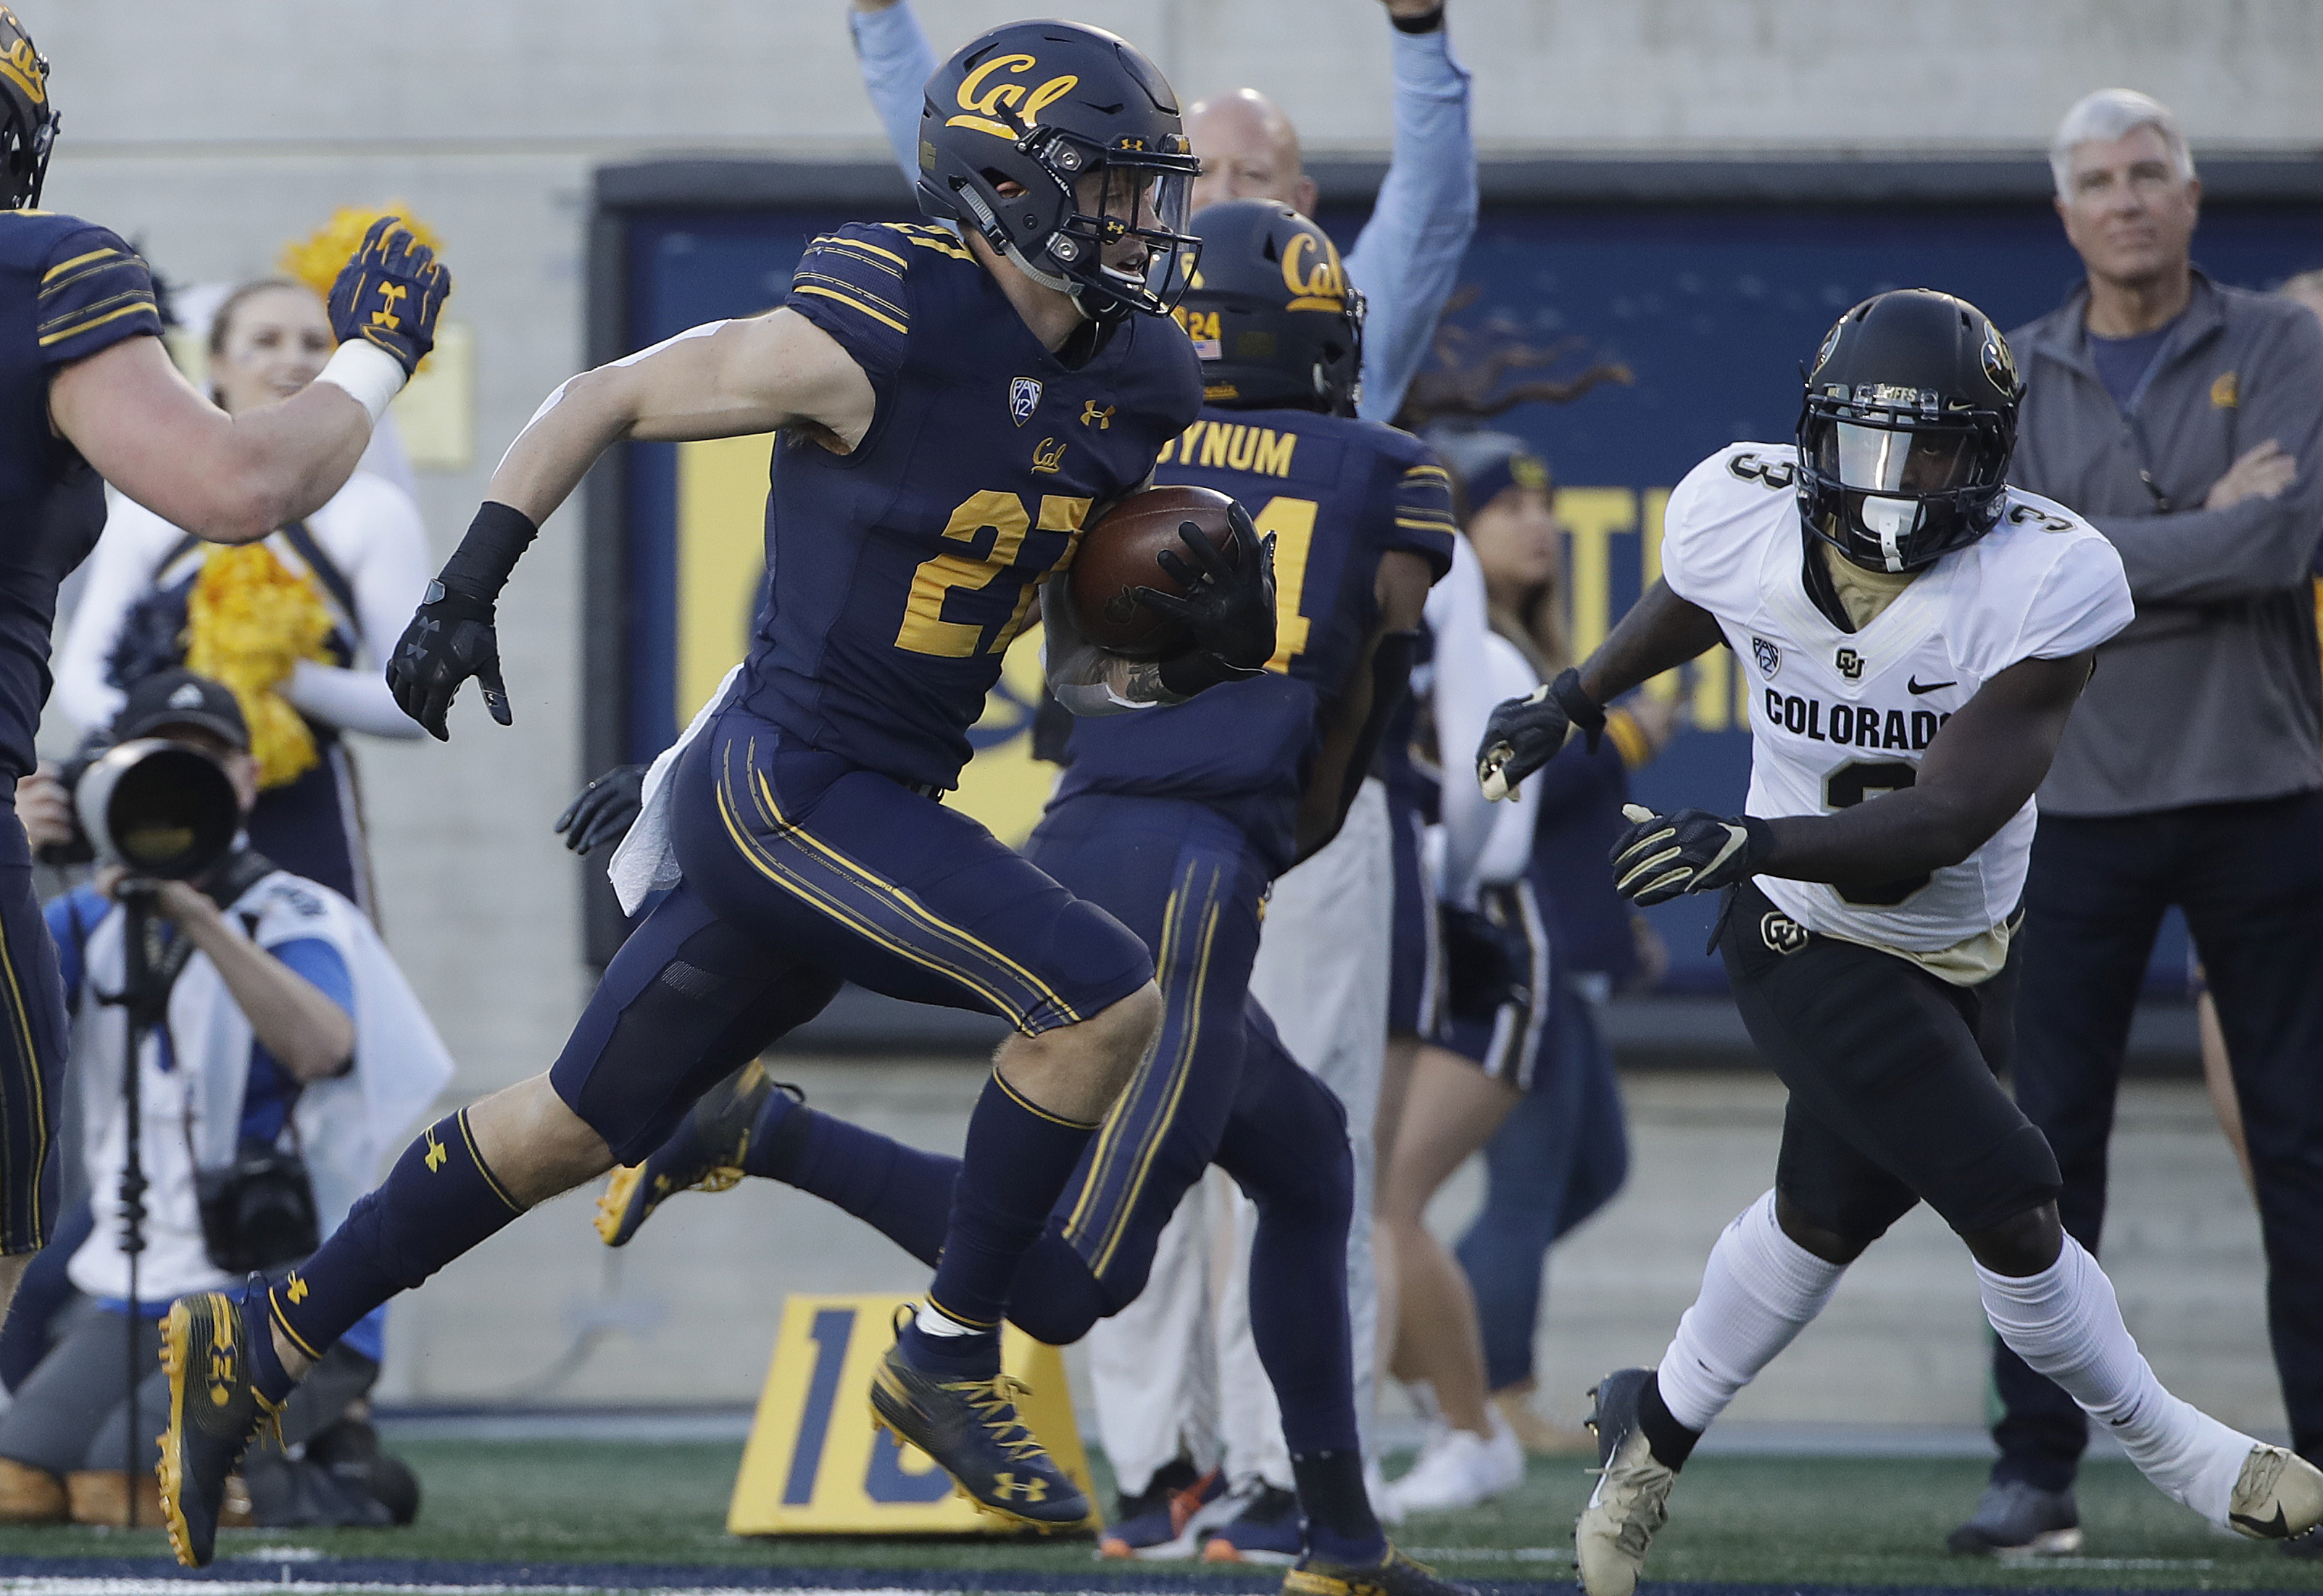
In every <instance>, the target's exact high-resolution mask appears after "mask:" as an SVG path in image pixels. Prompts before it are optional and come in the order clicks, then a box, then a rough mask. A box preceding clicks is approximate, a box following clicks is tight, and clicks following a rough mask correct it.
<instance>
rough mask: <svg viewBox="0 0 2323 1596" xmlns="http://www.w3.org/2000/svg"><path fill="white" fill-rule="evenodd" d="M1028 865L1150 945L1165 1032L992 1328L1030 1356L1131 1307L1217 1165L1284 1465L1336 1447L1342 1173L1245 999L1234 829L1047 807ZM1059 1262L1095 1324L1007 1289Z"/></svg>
mask: <svg viewBox="0 0 2323 1596" xmlns="http://www.w3.org/2000/svg"><path fill="white" fill-rule="evenodd" d="M1026 851H1027V853H1028V855H1029V857H1030V858H1032V859H1033V862H1034V863H1036V864H1038V865H1039V866H1040V867H1042V869H1043V870H1045V871H1047V872H1048V873H1049V874H1050V875H1051V876H1054V877H1055V878H1056V879H1057V880H1058V881H1059V882H1061V883H1062V884H1063V885H1066V886H1068V887H1070V889H1071V890H1073V891H1074V892H1076V893H1078V894H1081V895H1082V896H1084V897H1087V898H1088V899H1089V900H1091V901H1092V902H1095V903H1098V904H1100V905H1102V906H1103V907H1104V908H1106V909H1107V910H1109V911H1111V912H1112V913H1113V914H1114V915H1115V916H1116V917H1117V918H1118V919H1119V920H1120V921H1121V922H1123V923H1124V924H1125V925H1127V926H1128V927H1129V928H1130V929H1131V930H1132V931H1134V932H1136V933H1137V935H1138V936H1139V937H1140V938H1142V939H1143V940H1144V941H1145V943H1146V945H1147V946H1148V947H1150V948H1152V950H1153V961H1154V967H1155V978H1156V980H1157V981H1158V982H1159V984H1160V986H1161V1003H1162V1020H1161V1032H1160V1034H1159V1035H1158V1036H1157V1037H1156V1039H1155V1041H1154V1044H1153V1046H1152V1048H1151V1049H1150V1050H1148V1051H1147V1053H1146V1056H1145V1059H1144V1060H1143V1062H1142V1063H1141V1064H1140V1065H1139V1067H1138V1070H1137V1074H1136V1076H1135V1077H1134V1078H1132V1080H1131V1081H1130V1084H1129V1087H1128V1089H1127V1090H1126V1091H1125V1092H1124V1093H1123V1094H1122V1097H1121V1100H1120V1102H1118V1103H1117V1104H1116V1105H1115V1106H1114V1110H1113V1112H1112V1113H1111V1114H1108V1115H1107V1116H1106V1122H1105V1128H1104V1129H1103V1130H1102V1131H1100V1132H1099V1133H1097V1140H1096V1141H1095V1142H1093V1143H1092V1144H1091V1145H1090V1148H1089V1151H1088V1154H1087V1156H1086V1157H1085V1158H1084V1159H1083V1160H1082V1162H1081V1168H1080V1170H1079V1173H1078V1174H1077V1175H1076V1177H1075V1179H1074V1181H1073V1184H1072V1185H1071V1186H1070V1187H1068V1188H1066V1192H1065V1196H1064V1197H1063V1199H1062V1200H1061V1202H1060V1203H1059V1205H1058V1209H1057V1214H1056V1215H1055V1216H1054V1218H1052V1220H1051V1228H1050V1232H1049V1234H1047V1235H1045V1236H1043V1237H1042V1243H1041V1244H1040V1245H1039V1246H1038V1247H1036V1248H1035V1249H1034V1251H1033V1254H1032V1255H1030V1256H1029V1257H1028V1259H1027V1261H1026V1263H1025V1266H1024V1269H1023V1270H1020V1271H1019V1273H1018V1276H1017V1280H1018V1288H1017V1289H1015V1290H1012V1292H1011V1293H1010V1299H1009V1300H1010V1317H1012V1318H1014V1319H1015V1320H1016V1322H1017V1323H1018V1324H1019V1325H1022V1326H1023V1327H1024V1329H1026V1330H1027V1331H1029V1332H1031V1333H1032V1334H1033V1335H1038V1336H1040V1337H1041V1339H1042V1340H1044V1341H1062V1340H1078V1339H1079V1337H1080V1336H1081V1335H1086V1334H1088V1327H1089V1325H1091V1324H1093V1323H1094V1322H1095V1320H1096V1318H1097V1315H1098V1314H1100V1313H1102V1314H1109V1313H1114V1312H1117V1311H1118V1310H1120V1309H1121V1308H1123V1307H1126V1306H1128V1304H1129V1303H1131V1302H1132V1301H1134V1300H1135V1298H1136V1297H1137V1295H1138V1293H1139V1292H1141V1291H1143V1289H1145V1279H1146V1273H1147V1271H1148V1270H1150V1269H1151V1267H1152V1261H1153V1249H1154V1244H1155V1242H1156V1241H1157V1239H1158V1238H1159V1237H1160V1235H1161V1227H1162V1226H1163V1225H1167V1224H1168V1223H1169V1222H1170V1216H1171V1215H1172V1214H1174V1213H1176V1212H1177V1209H1178V1204H1179V1202H1180V1199H1181V1198H1183V1197H1184V1196H1185V1194H1186V1192H1187V1189H1188V1188H1190V1187H1191V1186H1192V1185H1193V1184H1194V1182H1195V1181H1197V1180H1198V1179H1201V1178H1202V1172H1203V1170H1204V1169H1207V1168H1208V1166H1209V1165H1211V1164H1213V1163H1215V1164H1217V1166H1218V1167H1219V1168H1220V1169H1224V1170H1225V1171H1226V1173H1227V1174H1228V1175H1230V1176H1232V1177H1233V1178H1234V1179H1235V1183H1236V1184H1237V1185H1239V1186H1240V1187H1241V1188H1242V1189H1243V1190H1244V1193H1246V1194H1247V1195H1248V1196H1249V1197H1250V1199H1251V1201H1252V1202H1253V1204H1254V1205H1255V1206H1256V1207H1257V1209H1258V1228H1257V1232H1256V1234H1255V1236H1254V1237H1253V1242H1252V1247H1251V1261H1250V1318H1251V1335H1252V1339H1253V1341H1254V1342H1255V1343H1256V1344H1257V1348H1258V1354H1259V1359H1260V1361H1261V1362H1262V1363H1263V1364H1264V1365H1265V1367H1266V1372H1267V1378H1268V1380H1270V1381H1271V1382H1272V1384H1273V1386H1274V1390H1275V1397H1276V1399H1277V1401H1278V1402H1279V1403H1280V1404H1281V1409H1282V1431H1283V1438H1284V1440H1285V1441H1286V1442H1287V1443H1288V1444H1289V1445H1290V1451H1291V1452H1292V1453H1293V1454H1301V1455H1303V1454H1311V1453H1318V1452H1339V1451H1346V1450H1351V1449H1353V1448H1354V1446H1355V1445H1357V1442H1356V1435H1355V1411H1354V1378H1353V1365H1352V1363H1351V1361H1350V1358H1351V1354H1350V1352H1349V1332H1348V1325H1347V1224H1348V1220H1349V1217H1350V1215H1351V1213H1352V1205H1353V1202H1354V1158H1353V1155H1352V1153H1351V1152H1350V1151H1349V1150H1348V1147H1347V1126H1346V1111H1345V1109H1344V1108H1342V1107H1341V1106H1340V1105H1339V1101H1338V1099H1337V1098H1336V1097H1334V1096H1332V1095H1331V1092H1330V1089H1329V1088H1328V1087H1325V1086H1324V1085H1323V1084H1322V1083H1321V1082H1319V1081H1318V1080H1317V1079H1316V1078H1314V1077H1313V1076H1311V1075H1309V1074H1308V1073H1307V1071H1305V1070H1304V1069H1300V1068H1299V1065H1298V1064H1297V1062H1296V1061H1294V1060H1293V1059H1291V1057H1290V1053H1289V1052H1288V1051H1287V1050H1285V1049H1284V1048H1283V1046H1282V1043H1281V1039H1280V1038H1278V1037H1277V1036H1276V1035H1275V1033H1274V1025H1273V1022H1272V1021H1271V1020H1269V1019H1268V1018H1267V1017H1266V1014H1265V1011H1264V1010H1262V1009H1261V1008H1260V1007H1259V1006H1258V1004H1256V1003H1254V1002H1253V1001H1252V1000H1251V999H1250V997H1249V995H1248V988H1249V984H1250V970H1251V965H1252V963H1253V960H1254V959H1256V958H1257V956H1258V927H1259V915H1260V904H1261V903H1262V900H1263V898H1264V895H1265V892H1266V886H1267V882H1268V872H1267V867H1266V866H1265V864H1264V863H1263V862H1262V860H1261V859H1260V858H1259V857H1258V855H1257V853H1256V851H1255V850H1254V849H1253V848H1252V847H1251V846H1250V844H1249V842H1248V840H1247V839H1245V838H1244V834H1243V833H1242V831H1241V830H1240V829H1239V828H1238V827H1235V826H1234V825H1232V824H1230V823H1228V822H1227V821H1226V820H1225V819H1224V818H1223V817H1222V816H1220V815H1218V814H1217V812H1215V811H1212V810H1209V809H1207V808H1204V807H1203V806H1202V805H1200V804H1196V803H1178V802H1173V801H1169V800H1161V799H1143V798H1116V797H1106V796H1103V795H1099V794H1094V793H1091V794H1083V795H1080V796H1077V797H1075V798H1073V799H1070V800H1069V801H1068V802H1066V803H1063V804H1061V805H1059V806H1058V807H1056V808H1055V809H1052V810H1051V811H1050V812H1049V813H1048V815H1047V816H1046V817H1045V818H1044V819H1043V820H1042V822H1041V825H1040V829H1039V830H1036V831H1034V832H1033V840H1032V842H1031V843H1030V845H1029V846H1028V848H1027V850H1026ZM1056 1243H1061V1245H1058V1244H1056ZM1061 1255H1067V1256H1070V1258H1071V1259H1072V1260H1074V1261H1077V1262H1078V1263H1079V1265H1080V1267H1081V1270H1083V1271H1085V1278H1086V1279H1088V1280H1090V1281H1091V1282H1093V1283H1094V1286H1095V1293H1094V1295H1095V1298H1096V1299H1097V1301H1096V1304H1095V1306H1096V1308H1097V1311H1096V1312H1094V1313H1092V1312H1088V1311H1078V1312H1076V1313H1074V1314H1073V1315H1072V1316H1070V1318H1066V1317H1063V1316H1059V1318H1058V1319H1057V1320H1056V1321H1055V1322H1049V1323H1040V1322H1036V1321H1039V1320H1041V1319H1042V1308H1041V1307H1040V1306H1039V1304H1040V1302H1041V1300H1042V1297H1043V1296H1044V1295H1045V1294H1044V1293H1037V1292H1034V1291H1029V1290H1026V1289H1024V1288H1025V1287H1027V1286H1032V1285H1034V1284H1035V1283H1036V1277H1034V1275H1033V1270H1035V1269H1047V1270H1055V1271H1056V1272H1057V1273H1059V1274H1064V1273H1067V1272H1069V1271H1067V1270H1062V1269H1061V1268H1059V1267H1058V1266H1059V1265H1060V1264H1061V1263H1062V1261H1063V1256H1061ZM1057 1297H1058V1299H1060V1300H1065V1301H1070V1295H1069V1294H1067V1293H1064V1292H1059V1293H1058V1294H1057Z"/></svg>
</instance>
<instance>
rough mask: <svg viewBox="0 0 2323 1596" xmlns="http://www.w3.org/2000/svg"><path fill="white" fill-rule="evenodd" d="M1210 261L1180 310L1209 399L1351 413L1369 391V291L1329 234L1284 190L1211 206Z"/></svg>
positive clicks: (1197, 219)
mask: <svg viewBox="0 0 2323 1596" xmlns="http://www.w3.org/2000/svg"><path fill="white" fill-rule="evenodd" d="M1189 227H1190V228H1191V230H1192V232H1193V234H1194V236H1195V237H1196V238H1198V239H1200V240H1201V241H1202V263H1201V266H1200V268H1199V270H1198V271H1196V272H1195V273H1194V281H1193V285H1192V286H1191V287H1190V288H1189V289H1187V290H1186V298H1185V299H1184V301H1183V303H1182V304H1180V307H1179V309H1178V319H1179V321H1180V322H1181V323H1182V324H1184V326H1185V328H1186V331H1187V332H1188V333H1189V335H1192V337H1193V340H1194V350H1195V353H1198V354H1199V355H1200V356H1201V357H1202V387H1203V391H1204V394H1205V396H1206V398H1207V400H1208V402H1210V403H1211V404H1214V405H1231V406H1234V407H1236V408H1245V409H1272V408H1281V409H1287V410H1320V411H1323V412H1324V413H1325V414H1327V415H1332V416H1352V415H1354V413H1355V405H1356V403H1357V401H1358V400H1359V399H1360V398H1361V397H1362V391H1363V385H1362V383H1361V381H1359V380H1358V377H1357V372H1358V371H1360V370H1361V369H1362V366H1363V296H1362V295H1361V294H1359V293H1357V292H1355V290H1354V289H1352V288H1350V287H1349V286H1348V285H1347V273H1346V269H1345V267H1343V266H1341V265H1340V264H1339V252H1338V251H1337V250H1336V249H1335V248H1333V247H1332V244H1331V239H1330V235H1329V234H1327V233H1325V232H1324V231H1323V230H1322V229H1321V228H1320V227H1318V226H1317V225H1315V224H1314V223H1312V222H1310V221H1308V219H1307V218H1306V217H1304V216H1300V215H1299V213H1298V212H1297V211H1295V210H1292V209H1291V208H1290V206H1287V205H1284V204H1283V203H1282V202H1281V200H1277V199H1230V200H1227V201H1226V203H1224V204H1222V205H1212V206H1204V207H1203V208H1202V209H1200V210H1198V211H1197V212H1195V213H1194V219H1193V221H1192V222H1191V223H1190V224H1189Z"/></svg>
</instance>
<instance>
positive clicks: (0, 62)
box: [0, 5, 49, 105]
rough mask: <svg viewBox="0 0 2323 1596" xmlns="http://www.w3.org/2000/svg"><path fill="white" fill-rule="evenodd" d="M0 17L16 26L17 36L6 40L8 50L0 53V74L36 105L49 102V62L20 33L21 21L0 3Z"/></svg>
mask: <svg viewBox="0 0 2323 1596" xmlns="http://www.w3.org/2000/svg"><path fill="white" fill-rule="evenodd" d="M0 19H5V20H6V21H7V22H8V23H10V24H11V25H13V26H14V27H15V28H16V29H17V34H16V37H15V38H14V39H12V40H10V41H8V52H7V53H6V54H5V55H0V77H5V78H7V79H8V81H9V82H11V83H13V84H14V85H15V86H16V87H18V88H21V89H23V91H24V97H25V98H27V99H29V100H31V101H32V104H34V105H47V104H48V103H49V69H48V63H47V62H45V61H43V60H41V57H40V52H39V51H37V50H34V49H33V48H32V41H31V40H30V39H27V38H25V37H24V36H23V26H24V24H23V23H19V22H17V21H16V14H15V13H14V12H13V11H10V10H9V9H8V8H7V7H6V6H5V5H0Z"/></svg>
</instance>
